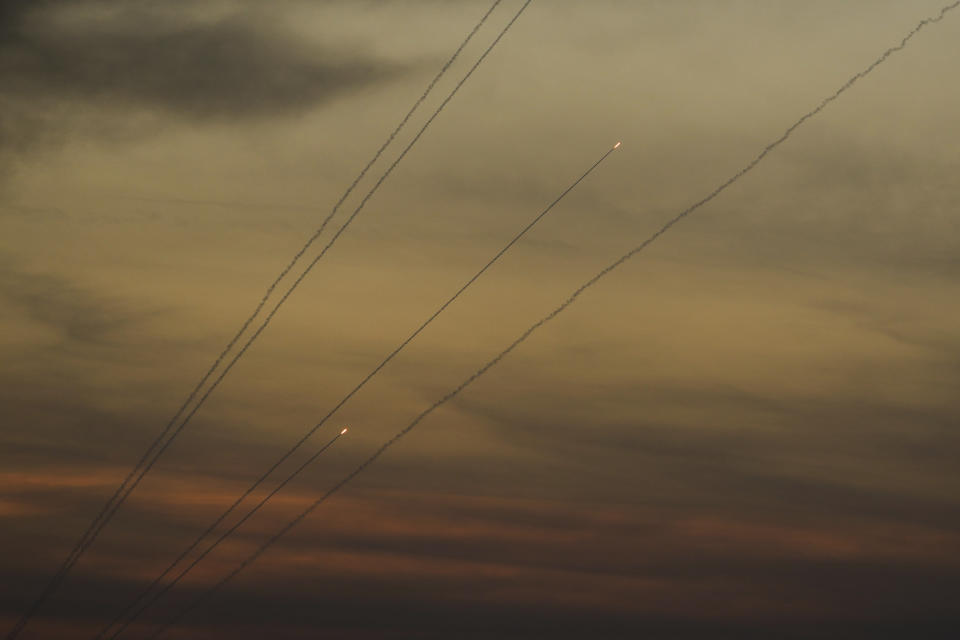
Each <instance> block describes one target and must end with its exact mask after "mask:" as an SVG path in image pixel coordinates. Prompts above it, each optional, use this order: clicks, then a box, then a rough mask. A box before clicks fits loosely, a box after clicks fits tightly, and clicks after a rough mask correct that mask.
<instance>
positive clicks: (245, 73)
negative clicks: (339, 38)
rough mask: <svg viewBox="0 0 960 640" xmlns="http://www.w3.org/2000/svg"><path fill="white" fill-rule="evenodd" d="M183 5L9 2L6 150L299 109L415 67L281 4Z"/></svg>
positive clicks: (0, 67)
mask: <svg viewBox="0 0 960 640" xmlns="http://www.w3.org/2000/svg"><path fill="white" fill-rule="evenodd" d="M174 4H175V5H177V6H174V7H169V6H164V5H163V4H162V3H160V4H158V3H152V2H131V3H123V5H122V6H121V7H119V8H118V7H117V6H112V5H110V4H108V3H102V2H97V1H95V0H86V1H84V2H80V3H76V2H62V1H61V0H50V1H44V2H7V3H4V7H3V9H2V14H0V22H2V23H3V26H2V27H0V75H2V76H3V78H4V82H3V87H2V88H0V105H2V110H0V113H2V114H3V115H2V116H0V146H2V148H4V149H6V150H7V151H8V152H20V153H22V152H25V151H29V150H32V149H34V148H35V147H37V146H38V145H40V144H42V143H44V142H49V141H50V140H51V139H53V140H57V139H60V138H63V137H65V136H66V134H68V133H75V132H76V131H77V130H82V129H84V128H86V129H94V130H96V132H97V133H99V134H102V135H110V134H111V133H113V134H116V133H117V132H118V131H122V129H123V128H124V126H125V119H126V120H129V119H131V118H133V119H135V118H140V119H141V120H143V119H144V118H146V119H147V120H150V119H151V118H156V117H168V118H169V117H172V118H175V119H179V120H183V121H192V122H195V121H202V122H207V121H251V120H263V119H267V118H271V117H275V116H287V115H291V114H298V113H302V112H305V111H307V110H309V109H311V108H314V107H316V106H317V105H321V104H323V103H325V102H327V101H329V100H332V99H334V98H336V97H339V96H341V95H343V94H345V93H348V92H350V91H355V90H358V89H361V88H364V87H367V86H370V85H374V84H377V83H380V82H385V81H388V80H391V79H393V78H395V77H397V76H398V75H399V74H401V73H403V72H404V71H405V69H406V67H405V66H404V65H403V64H400V63H396V62H388V61H384V60H377V59H373V58H372V57H370V56H367V55H365V54H363V53H360V52H358V51H355V50H350V51H348V50H338V51H332V50H330V49H328V48H325V47H323V46H322V45H318V44H317V43H314V42H308V41H306V40H305V39H304V38H301V37H298V36H296V35H295V34H292V33H290V32H289V30H287V29H284V28H282V27H281V26H280V24H279V22H280V18H279V17H278V16H277V14H276V12H275V11H273V12H260V11H256V10H254V9H249V8H246V9H245V8H243V6H242V5H234V6H232V7H231V9H232V10H231V11H230V12H228V13H227V14H226V15H218V14H215V13H213V12H214V11H215V10H216V8H217V6H218V5H215V4H214V3H199V4H196V3H194V4H193V5H192V6H179V5H180V3H174ZM220 13H221V14H222V13H223V12H222V11H221V12H220ZM211 14H213V15H211ZM127 125H129V123H127Z"/></svg>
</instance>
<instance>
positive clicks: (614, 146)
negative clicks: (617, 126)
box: [613, 142, 623, 149]
mask: <svg viewBox="0 0 960 640" xmlns="http://www.w3.org/2000/svg"><path fill="white" fill-rule="evenodd" d="M621 144H623V142H618V143H617V144H615V145H613V148H614V149H619V148H620V145H621Z"/></svg>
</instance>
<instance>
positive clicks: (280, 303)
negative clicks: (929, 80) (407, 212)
mask: <svg viewBox="0 0 960 640" xmlns="http://www.w3.org/2000/svg"><path fill="white" fill-rule="evenodd" d="M532 1H533V0H526V2H525V3H524V5H523V6H522V7H521V8H520V10H519V11H518V12H517V13H516V14H515V15H514V16H513V19H512V20H510V22H509V23H508V24H507V26H506V27H504V28H503V30H502V31H501V32H500V34H499V35H498V36H497V37H496V39H495V40H494V41H493V43H492V44H490V46H489V47H487V49H486V50H485V51H484V52H483V54H482V55H481V56H480V58H479V59H478V60H477V62H476V63H474V65H473V67H471V68H470V70H469V71H468V72H467V74H466V75H465V76H464V77H463V78H462V79H461V80H460V82H459V83H458V84H457V86H456V87H454V88H453V90H452V91H451V92H450V93H449V94H448V95H447V97H446V99H444V101H443V102H442V103H441V104H440V106H439V107H437V109H436V110H435V111H434V112H433V114H432V115H431V116H430V118H429V119H428V120H427V122H426V123H425V124H424V125H423V127H421V129H420V130H419V131H418V132H417V135H416V136H415V137H414V138H413V139H412V140H411V141H410V143H409V144H408V145H407V146H406V147H405V148H404V150H403V152H402V153H401V154H400V155H399V156H398V157H397V159H396V160H394V161H393V164H391V165H390V167H389V168H388V169H387V170H386V172H384V174H383V175H382V176H380V178H379V180H377V182H376V184H374V186H373V187H371V189H370V191H368V192H367V195H366V196H364V198H363V200H362V201H361V202H360V204H359V205H357V208H356V209H354V211H353V213H352V214H350V217H349V218H347V220H346V221H345V222H344V223H343V225H341V227H340V228H339V229H338V230H337V232H336V233H335V234H334V235H333V237H332V238H331V239H330V241H329V242H328V243H327V244H326V246H324V248H323V249H322V250H321V251H320V253H319V254H318V255H317V256H316V257H315V258H314V259H313V261H312V262H310V264H309V265H307V267H306V268H305V269H304V271H303V272H302V273H301V274H300V275H299V276H298V277H297V279H296V280H294V282H293V284H291V285H290V287H289V288H287V291H286V292H285V293H284V294H283V296H282V297H281V298H280V300H279V301H278V302H277V303H276V305H275V306H274V307H273V309H271V310H270V313H268V314H267V316H266V317H265V318H264V320H263V322H261V323H260V326H259V327H257V329H256V331H254V333H253V335H252V336H250V338H249V339H248V340H247V341H246V343H244V345H243V347H241V348H240V350H239V351H238V352H237V353H236V354H235V355H234V357H233V359H231V360H230V362H229V363H228V364H227V366H226V367H225V368H224V369H223V370H222V371H221V372H220V374H219V375H218V376H217V378H216V379H215V380H214V381H213V383H212V384H211V385H210V386H209V387H208V388H207V390H206V391H205V392H204V393H203V395H202V396H200V399H199V400H198V401H197V403H196V404H195V405H194V406H193V408H192V409H191V410H190V412H189V413H187V415H186V417H184V419H183V420H182V421H181V422H180V425H179V426H178V427H177V428H176V429H175V430H174V431H173V433H172V434H171V436H170V437H169V438H168V439H167V441H166V442H165V443H163V445H162V446H161V447H160V448H159V450H157V452H156V453H155V454H154V455H153V458H152V459H151V460H150V461H149V462H148V463H147V464H146V466H144V468H143V469H142V470H141V472H140V474H139V475H138V477H137V478H136V479H135V480H134V481H133V482H132V483H131V485H130V487H129V488H128V489H127V491H126V493H125V494H124V495H123V496H122V497H121V498H120V500H119V501H118V502H117V503H116V504H115V505H114V506H113V507H112V508H111V511H110V512H109V513H108V514H107V518H108V519H109V518H112V517H113V514H114V513H116V511H117V509H119V508H120V506H121V505H122V504H123V502H124V501H125V500H126V499H127V497H128V496H129V495H130V494H131V493H132V492H133V491H134V489H136V488H137V485H139V484H140V481H141V480H143V478H144V476H146V474H147V473H149V471H150V470H151V469H152V468H153V465H154V464H156V462H157V460H159V458H160V456H162V455H163V453H164V452H165V451H166V450H167V448H168V447H169V446H170V445H171V444H172V443H173V441H174V440H175V439H176V438H177V436H178V435H180V432H181V431H183V429H184V428H185V427H186V426H187V424H189V422H190V420H191V419H192V418H193V416H194V415H195V414H196V413H197V411H199V410H200V408H201V407H202V406H203V404H204V403H205V402H206V400H207V398H209V397H210V394H212V393H213V392H214V390H216V388H217V387H218V386H219V385H220V383H221V382H222V381H223V379H224V378H225V377H226V376H227V374H228V373H229V372H230V370H231V369H232V368H233V366H234V365H235V364H236V363H237V361H238V360H239V359H240V358H242V357H243V355H244V354H245V353H246V352H247V349H249V348H250V346H251V345H252V344H253V343H254V342H255V341H256V339H257V338H258V337H260V334H261V333H263V331H264V329H266V328H267V326H268V325H269V324H270V322H271V321H272V320H273V317H274V316H275V315H276V313H277V311H279V310H280V307H281V306H283V304H284V302H286V301H287V298H289V297H290V295H291V294H292V293H293V292H294V290H295V289H296V288H297V287H298V286H300V283H301V282H303V280H304V278H306V277H307V275H308V274H309V273H310V271H311V270H312V269H313V267H314V266H315V265H316V264H317V262H319V261H320V259H321V258H322V257H323V256H324V255H326V253H327V251H328V250H329V249H330V247H332V246H333V244H334V243H335V242H336V241H337V239H338V238H339V237H340V235H341V234H342V233H343V232H344V231H345V230H346V228H347V227H348V226H349V225H350V223H351V222H352V221H353V219H354V218H356V216H357V214H359V213H360V211H361V210H362V209H363V207H364V205H366V203H367V201H368V200H369V199H370V197H371V196H372V195H373V194H374V193H375V192H376V191H377V190H378V189H379V188H380V186H381V185H382V184H383V182H384V181H385V180H386V178H387V177H388V176H389V175H390V174H391V173H392V172H393V170H394V169H395V168H396V167H397V165H398V164H399V163H400V161H401V160H403V158H404V157H405V156H406V154H407V153H408V152H409V151H410V149H412V148H413V146H414V145H415V144H416V143H417V141H418V140H419V139H420V137H421V136H422V135H423V134H424V132H425V131H426V130H427V128H428V127H429V126H430V125H431V124H432V123H433V121H434V119H435V118H436V117H437V116H438V115H439V114H440V112H441V111H443V109H444V108H445V107H446V106H447V104H448V103H449V102H450V100H451V99H452V98H453V96H454V95H456V94H457V92H458V91H459V90H460V88H461V87H462V86H463V84H464V83H465V82H466V81H467V79H468V78H469V77H470V76H471V75H473V73H474V71H476V70H477V68H478V67H479V66H480V63H482V62H483V60H484V59H485V58H486V57H487V55H489V53H490V52H491V51H492V50H493V48H494V47H495V46H496V45H497V43H499V42H500V40H501V38H503V36H504V35H505V34H506V32H507V31H509V29H510V27H512V26H513V24H514V23H515V22H516V21H517V19H518V18H519V17H520V15H521V14H522V13H523V12H524V10H525V9H526V8H527V6H529V4H530V3H531V2H532ZM102 529H103V526H102V525H101V527H100V528H98V529H97V530H95V531H94V532H93V535H92V536H91V537H90V539H89V540H88V541H87V542H86V543H85V544H84V546H83V547H81V551H85V550H86V549H87V547H89V546H90V544H92V543H93V541H94V540H95V539H96V537H97V536H98V535H99V534H100V531H101V530H102Z"/></svg>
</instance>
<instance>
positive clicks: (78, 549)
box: [7, 0, 502, 640]
mask: <svg viewBox="0 0 960 640" xmlns="http://www.w3.org/2000/svg"><path fill="white" fill-rule="evenodd" d="M501 2H502V0H495V1H494V2H493V4H492V5H491V6H490V8H489V9H488V10H487V12H486V13H485V14H484V15H483V17H482V18H481V19H480V21H479V22H478V23H477V24H476V25H474V27H473V29H472V30H471V31H470V33H469V34H468V35H467V37H466V39H464V40H463V42H461V44H460V46H459V47H457V49H456V51H454V53H453V55H452V56H451V57H450V58H449V59H448V60H447V61H446V63H445V64H444V65H443V67H441V69H440V71H439V72H438V73H437V74H436V75H435V76H434V78H433V79H432V80H431V81H430V84H429V85H428V86H427V88H426V90H425V91H424V92H423V94H422V95H421V96H420V97H419V98H418V99H417V101H416V102H415V103H414V105H413V106H412V107H411V108H410V110H409V111H408V112H407V114H406V115H405V116H404V117H403V119H402V120H401V121H400V123H399V124H398V125H397V126H396V127H395V128H394V129H393V131H392V132H391V133H390V135H389V136H388V138H387V140H386V141H385V142H384V143H383V144H382V145H381V146H380V148H379V149H378V150H377V151H376V153H375V154H374V155H373V157H372V158H371V159H370V161H369V162H367V164H366V166H365V167H364V168H363V169H362V170H361V171H360V173H359V174H358V175H357V177H356V178H355V179H354V180H353V182H352V183H351V184H350V186H349V187H348V188H347V190H346V191H345V192H344V193H343V195H342V196H341V197H340V199H339V200H338V201H337V203H336V204H335V205H334V207H333V209H332V210H331V211H330V213H329V214H328V215H327V217H326V218H325V219H324V220H323V222H322V223H321V225H320V227H319V228H318V229H317V230H316V231H315V232H314V233H313V235H312V236H311V237H310V238H309V239H308V241H307V242H306V243H305V244H304V245H303V247H301V249H300V250H299V251H298V252H297V253H296V254H295V255H294V257H293V259H292V260H291V261H290V263H289V264H287V266H286V267H285V268H284V269H283V270H282V271H281V272H280V275H279V276H277V278H276V279H275V280H274V281H273V282H272V283H271V284H270V286H269V287H267V290H266V292H265V293H264V294H263V296H262V298H261V300H260V302H259V303H258V304H257V306H256V308H255V309H254V311H253V313H252V314H251V315H250V316H249V317H248V318H247V319H246V321H245V322H244V323H243V324H242V325H241V327H240V330H239V331H237V333H236V335H234V336H233V338H232V339H231V340H230V342H228V343H227V346H226V347H224V349H223V350H222V351H221V352H220V355H218V356H217V358H216V360H215V361H214V363H213V365H211V366H210V368H209V369H208V370H207V372H206V373H205V374H204V375H203V377H202V378H201V379H200V381H199V382H197V384H196V385H195V386H194V388H193V390H192V391H191V392H190V394H189V395H188V396H187V399H186V400H185V401H184V402H183V404H182V405H181V406H180V408H179V409H177V411H176V413H174V415H173V417H172V418H170V421H169V422H168V423H167V425H166V426H165V427H164V429H163V430H162V431H161V432H160V434H159V435H158V436H157V437H156V438H155V439H154V440H153V442H152V443H151V444H150V445H149V446H148V447H147V450H146V452H145V453H144V454H143V455H142V456H141V458H140V459H139V460H138V461H137V463H136V464H135V465H134V467H133V469H131V470H130V473H128V474H127V477H126V478H124V480H123V482H121V483H120V486H119V487H118V488H117V490H116V491H115V492H114V494H113V495H112V496H111V497H110V498H109V499H108V500H107V502H106V503H105V504H104V506H103V508H102V509H101V510H100V512H99V513H98V514H97V515H96V517H94V519H93V521H92V522H91V523H90V525H89V526H88V527H87V529H86V530H85V531H84V532H83V535H81V537H80V540H79V541H78V542H77V543H76V545H75V546H74V547H73V549H72V550H71V551H70V553H69V554H68V555H67V558H66V559H65V560H64V561H63V563H62V564H61V566H60V568H59V569H58V570H57V572H56V573H55V574H54V576H53V577H52V578H51V580H50V582H48V583H47V585H46V586H45V587H44V589H43V591H41V593H40V595H39V596H38V597H37V599H36V600H35V601H34V602H33V603H32V604H31V606H30V607H29V608H28V610H27V611H26V612H25V613H24V614H23V616H21V618H20V619H19V620H18V621H17V624H16V625H14V628H13V629H12V630H11V631H10V632H9V634H8V635H7V640H13V639H14V638H16V637H17V636H18V635H19V634H20V632H21V631H22V630H23V628H24V627H25V626H26V625H27V623H28V622H29V621H30V619H31V618H32V617H33V616H34V615H35V614H36V612H37V610H39V608H40V607H41V606H42V605H43V603H44V602H45V601H46V600H47V599H48V598H49V597H50V596H51V595H53V593H54V591H56V589H57V588H58V587H59V585H60V583H61V582H62V581H63V580H64V578H66V575H67V574H68V573H69V572H70V570H71V569H72V568H73V565H74V564H76V562H77V561H78V560H79V559H80V556H82V555H83V553H84V552H85V551H86V549H87V548H88V547H89V546H90V544H92V542H93V540H94V539H96V537H97V536H98V535H99V534H100V531H101V530H102V529H103V528H104V527H105V526H106V525H107V524H108V523H109V521H110V520H111V519H112V518H113V515H114V514H115V513H116V511H117V509H118V508H119V506H120V504H122V503H123V502H124V501H125V500H126V498H127V496H129V495H130V493H131V491H132V489H131V491H127V487H128V486H129V485H130V483H131V481H132V479H133V477H134V476H135V475H136V474H137V473H138V472H139V470H140V469H142V468H143V466H144V464H146V462H147V459H148V458H149V457H150V455H151V453H152V452H153V451H154V450H155V449H156V448H157V447H158V446H160V443H161V442H162V441H163V439H164V437H166V435H167V434H168V433H169V432H170V430H171V429H172V428H173V425H174V424H176V422H177V420H178V419H179V418H180V416H181V415H182V414H183V412H184V411H185V410H186V408H187V407H188V406H189V405H190V403H191V402H192V401H193V399H194V398H195V397H196V395H197V394H198V393H199V391H200V389H201V388H203V385H204V384H206V382H207V380H209V379H210V376H211V375H213V372H214V371H215V370H216V369H217V368H218V367H219V366H220V364H221V362H222V361H223V359H224V358H225V357H226V355H227V353H229V352H230V350H231V349H232V348H233V347H234V345H235V344H236V343H237V341H238V340H239V339H240V337H241V336H242V335H243V334H244V333H245V332H246V330H247V329H248V328H249V326H250V324H251V323H252V322H253V320H254V318H256V316H257V315H259V313H260V311H261V310H262V309H263V307H264V305H265V304H266V302H267V300H268V299H269V298H270V296H271V295H272V294H273V291H274V290H275V289H276V287H277V285H278V284H279V283H280V281H281V280H283V278H285V277H286V275H287V274H288V273H289V272H290V270H291V269H292V268H293V267H294V266H295V265H296V263H297V262H298V261H299V260H300V258H301V257H302V256H303V254H304V253H305V252H306V251H307V250H308V249H309V248H310V247H311V246H312V245H313V243H314V242H315V241H316V240H317V238H319V237H320V235H321V234H322V233H323V231H324V230H325V229H326V227H327V225H328V224H329V223H330V221H331V219H332V218H333V217H334V215H335V214H336V213H337V211H338V210H339V209H340V207H341V206H342V205H343V203H344V202H345V201H346V199H347V198H348V197H349V196H350V194H351V193H353V191H354V189H355V188H356V187H357V185H358V184H359V183H360V181H361V180H362V179H363V178H364V177H365V176H366V174H367V172H368V171H369V170H370V168H371V167H372V166H373V165H374V163H376V161H377V160H379V159H380V157H381V156H382V155H383V152H384V151H385V150H386V148H387V147H388V146H389V145H390V144H391V143H392V142H393V140H394V139H395V138H396V137H397V135H398V134H399V132H400V130H401V129H403V128H404V126H406V124H407V122H408V121H409V120H410V118H411V117H412V116H413V114H414V112H415V111H416V110H417V109H418V108H419V107H420V105H421V104H422V103H423V102H424V101H425V100H426V98H427V97H428V95H429V94H430V93H431V92H432V91H433V88H434V87H435V86H436V84H437V82H439V81H440V79H441V78H442V77H443V76H444V75H445V74H446V72H447V70H448V69H449V68H450V66H451V65H452V64H453V62H454V61H455V60H456V59H457V58H458V57H459V56H460V53H461V52H462V51H463V49H464V48H465V47H466V46H467V44H468V43H469V42H470V41H471V40H472V39H473V37H474V36H475V35H476V34H477V32H478V31H479V30H480V28H481V27H482V26H483V25H484V24H485V23H486V22H487V19H488V18H489V17H490V15H491V14H492V13H493V11H494V10H495V9H496V8H497V7H498V6H499V5H500V3H501ZM141 477H142V476H141ZM138 482H139V480H138V481H137V482H136V483H135V484H134V486H135V485H136V484H137V483H138ZM125 492H126V493H125ZM115 504H116V506H114V505H115Z"/></svg>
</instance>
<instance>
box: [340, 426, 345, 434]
mask: <svg viewBox="0 0 960 640" xmlns="http://www.w3.org/2000/svg"><path fill="white" fill-rule="evenodd" d="M346 432H347V428H346V427H344V428H343V429H341V430H340V435H343V434H345V433H346Z"/></svg>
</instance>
